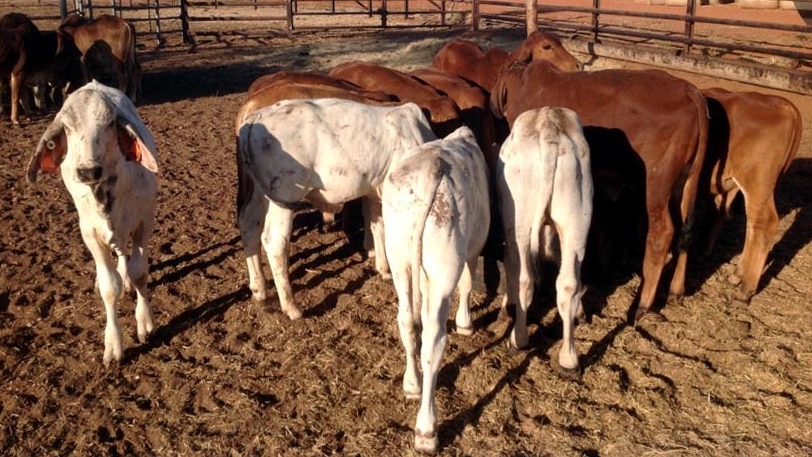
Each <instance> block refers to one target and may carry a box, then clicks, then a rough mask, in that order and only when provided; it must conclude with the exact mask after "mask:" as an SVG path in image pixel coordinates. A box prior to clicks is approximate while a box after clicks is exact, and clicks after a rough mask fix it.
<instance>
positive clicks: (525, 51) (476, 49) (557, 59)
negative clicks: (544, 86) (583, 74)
mask: <svg viewBox="0 0 812 457" xmlns="http://www.w3.org/2000/svg"><path fill="white" fill-rule="evenodd" d="M517 60H518V61H521V62H525V63H527V62H530V61H531V60H546V61H548V62H551V63H552V64H553V65H555V66H556V68H558V69H559V70H561V71H578V70H580V69H581V66H582V65H581V62H579V61H578V59H576V58H575V57H574V56H573V55H572V54H570V53H569V51H567V50H566V49H565V48H564V46H563V45H562V44H561V40H559V39H558V38H556V37H555V36H553V35H551V34H549V33H546V32H541V31H536V32H533V33H531V34H530V36H528V37H527V38H526V39H525V40H524V41H523V42H522V43H521V44H520V45H519V47H518V48H516V49H515V50H514V51H513V52H510V53H508V52H506V51H503V50H502V49H499V48H490V49H488V51H487V52H485V51H483V50H482V48H481V47H480V46H479V45H478V44H477V43H475V42H473V41H469V40H463V39H460V38H455V39H453V40H451V41H450V42H448V43H447V44H446V45H445V46H443V47H442V48H441V49H440V50H439V51H438V52H437V54H436V55H435V56H434V60H433V62H432V66H434V67H435V68H437V69H439V70H443V71H445V72H447V73H451V74H454V75H457V76H461V77H463V78H465V79H467V80H469V81H472V82H474V83H476V84H478V85H479V86H480V87H482V88H483V89H485V90H487V91H488V92H490V91H491V89H492V88H493V85H494V84H496V80H497V79H498V77H499V72H500V71H501V70H502V67H504V66H505V65H506V64H508V63H510V62H514V61H517Z"/></svg>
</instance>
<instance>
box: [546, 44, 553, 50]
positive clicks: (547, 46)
mask: <svg viewBox="0 0 812 457" xmlns="http://www.w3.org/2000/svg"><path fill="white" fill-rule="evenodd" d="M550 49H553V45H551V44H545V45H544V50H545V51H549V50H550Z"/></svg>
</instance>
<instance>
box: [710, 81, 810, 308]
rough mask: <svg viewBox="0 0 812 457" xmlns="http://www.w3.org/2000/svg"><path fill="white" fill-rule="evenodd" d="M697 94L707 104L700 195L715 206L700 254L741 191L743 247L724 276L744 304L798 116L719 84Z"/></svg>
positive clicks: (792, 109) (779, 101)
mask: <svg viewBox="0 0 812 457" xmlns="http://www.w3.org/2000/svg"><path fill="white" fill-rule="evenodd" d="M702 93H703V94H704V95H705V98H706V99H707V100H708V107H709V108H710V138H709V142H708V151H707V154H706V158H705V167H704V170H703V178H702V181H701V189H702V191H703V192H702V193H700V196H703V195H707V196H709V197H710V198H713V199H714V202H713V206H714V207H715V214H714V222H713V224H712V228H711V230H710V234H709V237H708V240H707V241H708V242H707V246H706V248H705V254H709V253H710V250H711V248H712V247H713V244H714V242H715V240H716V237H717V235H718V234H719V231H720V229H721V226H722V223H723V221H724V219H725V217H726V216H727V215H729V213H730V209H731V205H732V204H733V201H734V199H735V197H736V195H737V194H738V193H739V192H741V193H742V195H743V196H744V206H745V213H746V219H747V228H746V235H745V241H744V249H743V250H742V256H741V259H740V260H739V263H738V265H737V267H736V271H735V272H734V273H733V274H731V275H730V277H729V278H728V280H729V282H730V283H731V284H733V285H735V286H738V292H737V293H736V295H735V297H734V298H735V299H736V300H739V301H743V302H749V301H750V298H751V297H752V296H753V294H755V292H756V289H757V287H758V281H759V278H760V277H761V272H762V270H763V269H764V265H765V263H766V262H767V255H768V254H769V251H770V246H771V245H772V241H773V238H774V237H775V233H776V230H777V228H778V211H777V210H776V207H775V186H776V184H777V182H778V180H779V178H780V177H781V175H782V174H784V173H785V172H786V171H787V169H788V168H789V165H790V163H791V162H792V160H793V159H794V158H795V155H796V154H797V152H798V146H799V144H800V140H801V131H802V120H801V114H800V112H799V111H798V108H797V107H796V106H795V105H793V104H792V102H790V101H789V100H787V99H786V98H783V97H779V96H775V95H767V94H760V93H757V92H731V91H728V90H725V89H720V88H710V89H704V90H703V91H702Z"/></svg>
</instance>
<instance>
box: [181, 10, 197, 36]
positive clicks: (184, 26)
mask: <svg viewBox="0 0 812 457" xmlns="http://www.w3.org/2000/svg"><path fill="white" fill-rule="evenodd" d="M186 1H187V0H180V28H181V34H182V35H183V42H184V43H186V44H191V45H194V44H195V42H194V39H192V33H191V31H190V30H189V6H188V5H187V4H186Z"/></svg>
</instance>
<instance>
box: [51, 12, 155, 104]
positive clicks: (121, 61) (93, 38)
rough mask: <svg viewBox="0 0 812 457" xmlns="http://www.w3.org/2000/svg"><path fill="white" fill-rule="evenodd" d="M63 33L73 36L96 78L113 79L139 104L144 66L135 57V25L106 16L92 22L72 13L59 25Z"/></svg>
mask: <svg viewBox="0 0 812 457" xmlns="http://www.w3.org/2000/svg"><path fill="white" fill-rule="evenodd" d="M59 32H60V33H66V34H68V35H70V36H71V37H73V40H74V42H75V43H76V46H77V47H78V48H79V50H80V51H81V52H82V55H83V58H84V60H85V65H86V66H88V67H89V68H92V69H94V70H95V72H96V74H95V75H90V77H91V78H92V79H97V80H106V79H112V80H113V81H114V82H115V83H116V84H117V87H118V89H119V90H121V91H123V92H126V93H127V96H128V97H130V99H131V100H133V102H135V101H136V99H137V98H138V96H139V94H140V92H141V71H140V68H141V67H140V65H138V62H137V59H136V55H135V26H134V25H133V24H132V23H130V22H128V21H125V20H124V19H121V18H119V17H116V16H112V15H109V14H102V15H100V16H98V17H96V18H94V19H93V20H92V21H90V20H87V19H86V18H84V17H83V16H81V15H78V14H71V15H68V17H67V18H66V19H65V20H64V21H63V22H62V25H60V26H59ZM94 46H95V47H94ZM92 47H93V49H91V48H92ZM88 51H90V52H91V53H90V55H88ZM88 59H90V60H91V61H90V62H88Z"/></svg>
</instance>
